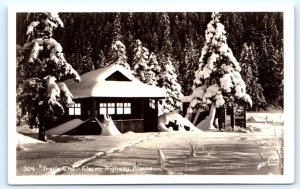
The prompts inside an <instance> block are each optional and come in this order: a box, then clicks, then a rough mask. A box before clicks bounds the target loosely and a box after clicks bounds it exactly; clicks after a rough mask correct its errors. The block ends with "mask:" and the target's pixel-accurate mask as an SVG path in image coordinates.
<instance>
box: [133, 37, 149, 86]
mask: <svg viewBox="0 0 300 189" xmlns="http://www.w3.org/2000/svg"><path fill="white" fill-rule="evenodd" d="M133 51H134V56H133V60H132V67H133V75H134V76H135V77H137V78H138V79H139V80H140V81H142V82H143V83H147V81H146V80H147V79H148V78H147V76H146V73H147V72H148V70H149V67H148V58H149V50H148V49H147V48H145V47H143V45H142V42H141V41H140V40H136V42H135V45H134V50H133Z"/></svg>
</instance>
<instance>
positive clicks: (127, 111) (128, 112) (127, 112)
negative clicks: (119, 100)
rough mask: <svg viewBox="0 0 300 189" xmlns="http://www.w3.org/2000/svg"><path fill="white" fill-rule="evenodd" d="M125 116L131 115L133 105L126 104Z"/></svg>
mask: <svg viewBox="0 0 300 189" xmlns="http://www.w3.org/2000/svg"><path fill="white" fill-rule="evenodd" d="M124 114H131V103H124Z"/></svg>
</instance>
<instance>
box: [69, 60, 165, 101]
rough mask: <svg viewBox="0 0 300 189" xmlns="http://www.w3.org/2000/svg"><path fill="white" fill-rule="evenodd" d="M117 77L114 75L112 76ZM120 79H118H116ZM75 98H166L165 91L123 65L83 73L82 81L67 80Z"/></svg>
mask: <svg viewBox="0 0 300 189" xmlns="http://www.w3.org/2000/svg"><path fill="white" fill-rule="evenodd" d="M114 75H115V76H116V77H112V76H114ZM116 79H118V80H116ZM65 83H66V85H67V86H68V88H69V90H70V92H71V93H72V94H73V98H75V99H76V98H86V97H121V98H132V97H133V98H165V95H166V93H165V91H164V90H163V89H161V88H158V87H156V86H152V85H146V84H144V83H142V82H140V81H139V80H138V79H136V78H135V77H134V76H133V75H132V74H131V71H130V70H127V69H126V68H125V67H123V66H121V65H111V66H108V67H106V68H102V69H97V70H94V71H91V72H88V73H85V74H83V75H81V82H79V83H77V82H75V81H74V80H71V79H69V80H66V81H65Z"/></svg>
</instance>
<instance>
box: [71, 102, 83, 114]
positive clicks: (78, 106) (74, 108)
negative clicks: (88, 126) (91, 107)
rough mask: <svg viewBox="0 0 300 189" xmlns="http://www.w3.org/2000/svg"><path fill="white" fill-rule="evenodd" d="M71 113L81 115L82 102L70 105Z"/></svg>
mask: <svg viewBox="0 0 300 189" xmlns="http://www.w3.org/2000/svg"><path fill="white" fill-rule="evenodd" d="M69 115H81V104H80V103H74V104H73V106H71V107H69Z"/></svg>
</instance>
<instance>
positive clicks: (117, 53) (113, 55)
mask: <svg viewBox="0 0 300 189" xmlns="http://www.w3.org/2000/svg"><path fill="white" fill-rule="evenodd" d="M108 57H109V60H108V65H112V64H120V65H122V66H124V67H125V68H127V69H129V70H130V66H129V64H128V63H127V56H126V47H125V45H124V44H123V43H122V42H121V41H118V40H117V41H113V43H112V45H111V48H110V50H109V53H108Z"/></svg>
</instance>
